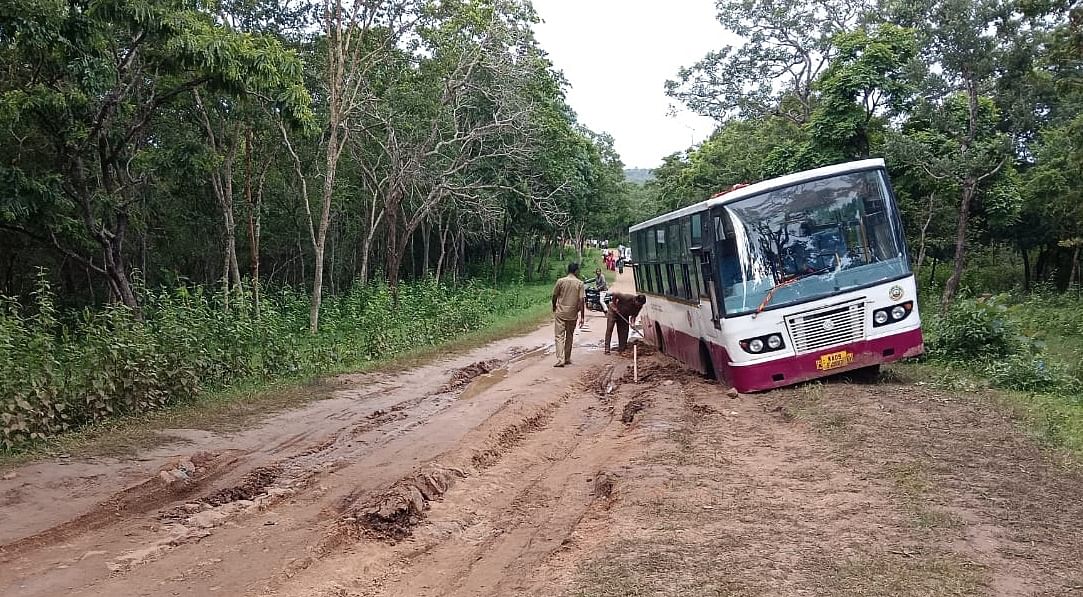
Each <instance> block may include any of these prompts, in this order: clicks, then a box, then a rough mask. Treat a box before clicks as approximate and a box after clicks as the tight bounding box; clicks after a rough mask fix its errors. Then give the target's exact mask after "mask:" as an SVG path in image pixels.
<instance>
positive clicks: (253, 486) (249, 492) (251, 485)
mask: <svg viewBox="0 0 1083 597" xmlns="http://www.w3.org/2000/svg"><path fill="white" fill-rule="evenodd" d="M281 474H282V467H280V466H261V467H259V468H257V469H255V470H254V471H252V472H250V473H248V474H246V475H245V476H244V478H243V479H242V480H241V483H240V484H239V485H236V486H234V487H226V488H223V489H219V490H218V491H215V492H214V493H212V494H210V495H208V496H207V497H205V498H202V499H201V500H200V501H202V502H204V503H206V504H208V505H210V506H212V507H215V506H221V505H223V504H228V503H230V502H236V501H238V500H252V499H255V498H256V496H258V495H260V494H261V493H263V490H264V489H266V488H267V487H268V486H270V485H271V484H272V483H274V482H275V481H277V480H278V477H279V476H280V475H281Z"/></svg>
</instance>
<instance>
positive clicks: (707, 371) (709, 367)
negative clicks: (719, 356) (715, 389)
mask: <svg viewBox="0 0 1083 597" xmlns="http://www.w3.org/2000/svg"><path fill="white" fill-rule="evenodd" d="M699 360H700V362H701V363H702V366H703V375H705V376H706V377H707V379H718V375H717V374H716V373H715V371H714V359H712V358H711V351H710V349H708V348H707V343H706V342H704V341H703V340H700V341H699Z"/></svg>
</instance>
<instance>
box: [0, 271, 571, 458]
mask: <svg viewBox="0 0 1083 597" xmlns="http://www.w3.org/2000/svg"><path fill="white" fill-rule="evenodd" d="M551 289H552V286H551V284H550V283H549V282H545V283H538V284H534V285H531V286H525V287H522V288H521V290H520V292H523V293H525V294H527V295H528V296H529V297H530V303H531V306H530V307H528V308H526V309H522V310H518V311H514V312H510V313H504V314H499V315H491V316H489V317H488V318H487V319H486V321H485V322H484V324H483V327H481V328H480V329H478V330H475V331H472V332H469V333H466V334H463V335H461V336H459V337H457V338H455V339H453V340H451V341H448V342H445V343H443V344H440V345H436V346H421V347H418V348H416V349H414V350H409V351H406V352H402V353H398V354H393V355H388V356H386V357H385V358H381V359H376V360H372V361H368V362H365V363H361V364H358V365H354V366H343V367H338V368H336V369H333V370H330V371H327V372H326V373H323V374H320V375H303V376H293V377H281V378H277V379H272V380H264V381H259V380H249V381H247V382H245V383H242V384H239V385H236V386H233V387H229V388H226V389H222V390H218V391H212V392H207V393H203V394H200V395H197V396H196V397H194V398H192V399H189V400H184V401H180V402H175V403H172V404H169V405H167V406H165V407H163V408H160V409H157V410H153V411H149V412H145V413H140V414H133V415H128V416H124V417H119V418H115V419H106V420H103V421H99V422H96V423H92V424H89V425H86V426H84V427H81V428H79V429H76V430H74V431H70V432H67V433H62V434H59V435H56V436H53V437H49V438H46V439H43V440H40V441H37V442H34V443H32V444H30V445H28V446H25V447H23V448H21V449H19V450H9V451H0V472H3V471H6V470H9V469H11V468H13V467H16V466H19V465H23V464H26V463H29V462H33V461H35V460H40V459H42V458H47V457H55V456H58V455H70V456H73V457H79V456H128V455H132V454H136V453H138V452H139V451H141V450H145V449H147V448H150V447H153V446H156V445H161V444H163V443H166V442H169V441H176V440H177V438H175V437H172V436H169V435H168V434H165V433H163V431H164V430H167V429H177V428H184V429H204V430H211V431H232V430H237V429H241V428H244V427H246V426H249V425H252V424H254V423H257V422H258V421H259V420H260V419H263V418H265V417H267V416H270V415H272V414H274V413H277V412H281V411H283V410H288V409H291V408H296V407H299V406H303V405H304V404H307V403H309V402H312V401H316V400H322V399H324V398H328V397H330V396H331V393H332V390H333V386H331V385H329V384H327V383H326V382H325V381H324V380H325V378H326V377H327V376H330V375H335V374H340V373H365V372H375V371H384V372H395V371H401V370H404V369H408V368H411V367H416V366H419V365H423V364H425V363H428V362H431V361H433V360H435V359H437V358H439V357H441V356H444V355H447V354H450V353H454V352H461V351H468V350H471V349H474V348H477V347H480V346H484V345H485V344H488V343H490V342H493V341H495V340H499V339H503V338H508V337H512V336H516V335H520V334H523V333H528V332H531V331H533V330H534V329H536V328H537V327H538V326H540V325H541V324H542V323H543V322H544V321H545V320H546V319H548V318H549V316H550V307H549V304H548V302H547V300H546V299H547V298H548V296H549V293H550V291H551Z"/></svg>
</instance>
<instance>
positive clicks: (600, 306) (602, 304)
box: [583, 284, 613, 313]
mask: <svg viewBox="0 0 1083 597" xmlns="http://www.w3.org/2000/svg"><path fill="white" fill-rule="evenodd" d="M583 293H584V294H585V295H586V302H587V308H588V309H590V310H591V311H598V312H599V313H605V312H606V311H608V310H609V302H610V301H611V300H612V298H613V297H612V295H611V294H610V292H609V291H608V290H601V291H599V290H598V289H597V288H595V287H594V286H592V285H591V284H587V286H586V288H585V289H584V290H583Z"/></svg>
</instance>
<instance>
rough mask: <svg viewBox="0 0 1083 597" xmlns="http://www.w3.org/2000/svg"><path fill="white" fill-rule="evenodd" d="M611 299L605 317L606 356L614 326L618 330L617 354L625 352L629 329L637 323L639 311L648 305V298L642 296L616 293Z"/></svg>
mask: <svg viewBox="0 0 1083 597" xmlns="http://www.w3.org/2000/svg"><path fill="white" fill-rule="evenodd" d="M610 297H611V298H610V302H609V311H608V312H607V313H606V315H605V318H606V322H605V354H609V343H610V341H611V340H612V339H613V327H614V326H616V328H617V352H624V349H625V348H627V347H628V327H629V326H630V325H632V324H633V323H635V320H636V316H637V315H639V311H640V310H641V309H643V305H645V304H647V297H646V296H644V295H642V294H625V293H623V292H614V293H613V294H611V295H610Z"/></svg>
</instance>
